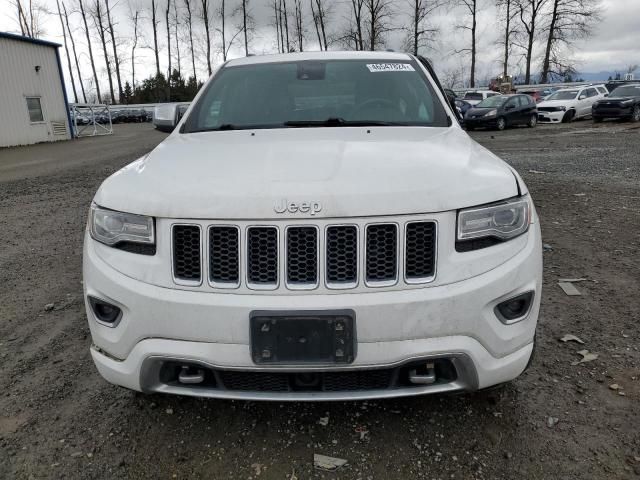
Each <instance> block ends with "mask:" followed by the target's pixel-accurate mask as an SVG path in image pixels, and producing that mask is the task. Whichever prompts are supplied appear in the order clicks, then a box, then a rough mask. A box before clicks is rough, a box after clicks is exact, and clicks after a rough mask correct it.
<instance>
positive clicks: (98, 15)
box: [91, 0, 116, 103]
mask: <svg viewBox="0 0 640 480" xmlns="http://www.w3.org/2000/svg"><path fill="white" fill-rule="evenodd" d="M91 14H92V15H93V23H94V25H95V27H96V28H97V29H98V37H99V38H100V43H101V44H102V53H103V54H104V63H105V64H106V66H107V78H108V80H109V93H110V94H111V103H116V96H115V94H114V91H113V79H112V78H111V61H110V60H109V53H108V52H107V40H106V35H105V33H106V30H107V29H106V27H105V26H104V16H105V11H104V9H103V8H102V3H101V0H94V4H93V11H92V12H91Z"/></svg>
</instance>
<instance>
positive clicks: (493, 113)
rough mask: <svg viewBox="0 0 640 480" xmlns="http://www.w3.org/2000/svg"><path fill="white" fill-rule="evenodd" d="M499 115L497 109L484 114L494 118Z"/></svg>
mask: <svg viewBox="0 0 640 480" xmlns="http://www.w3.org/2000/svg"><path fill="white" fill-rule="evenodd" d="M497 113H498V110H496V109H495V108H494V109H493V110H489V111H488V112H487V113H485V114H484V116H485V117H493V116H495V115H496V114H497Z"/></svg>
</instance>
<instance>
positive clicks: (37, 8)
mask: <svg viewBox="0 0 640 480" xmlns="http://www.w3.org/2000/svg"><path fill="white" fill-rule="evenodd" d="M13 3H14V6H15V8H16V10H17V15H18V24H19V25H20V31H21V32H22V35H24V36H26V37H30V38H38V37H40V36H41V35H42V34H44V28H43V23H44V21H43V18H42V17H44V16H45V15H46V14H47V13H48V12H47V9H46V8H45V6H44V5H42V4H41V3H40V1H38V0H28V3H26V4H25V5H23V4H22V1H21V0H13Z"/></svg>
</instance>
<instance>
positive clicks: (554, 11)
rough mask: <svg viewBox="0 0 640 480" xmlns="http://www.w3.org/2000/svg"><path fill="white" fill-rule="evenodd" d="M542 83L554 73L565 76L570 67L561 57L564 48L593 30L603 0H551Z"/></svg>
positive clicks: (541, 75) (541, 76)
mask: <svg viewBox="0 0 640 480" xmlns="http://www.w3.org/2000/svg"><path fill="white" fill-rule="evenodd" d="M551 1H552V2H553V4H552V7H551V11H550V13H549V19H548V27H547V34H546V37H547V38H546V45H545V51H544V58H543V60H542V72H541V74H540V82H541V83H547V81H548V80H549V76H550V75H551V74H554V73H555V74H557V75H562V74H563V73H564V71H566V70H567V67H568V66H570V65H567V63H566V62H565V61H561V60H560V51H559V49H560V47H562V46H570V45H571V43H572V42H573V40H575V39H576V38H584V37H586V36H588V35H589V34H590V33H591V27H592V26H593V24H594V22H596V21H597V20H598V19H599V18H600V17H599V0H551Z"/></svg>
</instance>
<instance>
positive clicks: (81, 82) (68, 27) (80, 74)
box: [62, 1, 87, 103]
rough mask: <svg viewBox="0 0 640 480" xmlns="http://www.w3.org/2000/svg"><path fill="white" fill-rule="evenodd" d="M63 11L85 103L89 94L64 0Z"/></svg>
mask: <svg viewBox="0 0 640 480" xmlns="http://www.w3.org/2000/svg"><path fill="white" fill-rule="evenodd" d="M62 11H63V13H64V21H65V25H66V27H67V33H68V34H69V39H70V40H71V48H72V50H73V58H74V60H75V64H76V70H77V72H78V83H80V90H81V91H82V100H83V101H84V103H87V94H86V92H85V91H84V82H83V81H82V73H81V72H80V62H79V61H78V53H77V52H76V41H75V40H74V37H73V34H72V33H71V27H70V26H69V15H68V14H67V7H66V5H65V4H64V1H63V2H62Z"/></svg>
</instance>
